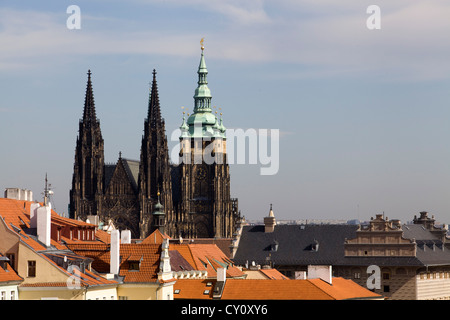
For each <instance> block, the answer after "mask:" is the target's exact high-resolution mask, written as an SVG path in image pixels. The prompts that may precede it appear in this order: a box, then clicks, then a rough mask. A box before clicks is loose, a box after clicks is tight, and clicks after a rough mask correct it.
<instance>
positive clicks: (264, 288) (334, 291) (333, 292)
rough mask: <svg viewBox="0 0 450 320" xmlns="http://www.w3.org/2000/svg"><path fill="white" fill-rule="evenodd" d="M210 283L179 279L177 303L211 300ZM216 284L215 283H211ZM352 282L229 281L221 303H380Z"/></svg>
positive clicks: (369, 292) (314, 280)
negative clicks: (311, 301)
mask: <svg viewBox="0 0 450 320" xmlns="http://www.w3.org/2000/svg"><path fill="white" fill-rule="evenodd" d="M208 281H211V280H197V279H179V280H177V282H176V283H175V285H174V298H175V299H212V296H210V295H204V292H205V290H207V286H206V284H207V282H208ZM212 282H213V283H215V280H214V281H212ZM212 291H213V288H212V289H211V292H212ZM381 298H382V297H381V296H380V295H378V294H376V293H373V292H372V291H369V290H367V289H365V288H363V287H361V286H359V285H358V284H356V283H355V282H353V281H351V280H346V279H342V278H333V285H330V284H328V283H326V282H325V281H323V280H321V279H313V280H246V279H227V280H226V282H225V286H224V289H223V293H222V296H221V299H222V300H230V299H231V300H346V299H381Z"/></svg>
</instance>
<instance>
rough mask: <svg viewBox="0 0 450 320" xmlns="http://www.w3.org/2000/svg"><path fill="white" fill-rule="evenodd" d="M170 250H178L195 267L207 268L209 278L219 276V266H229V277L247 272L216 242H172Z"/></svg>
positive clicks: (242, 275)
mask: <svg viewBox="0 0 450 320" xmlns="http://www.w3.org/2000/svg"><path fill="white" fill-rule="evenodd" d="M169 249H170V250H177V251H178V252H179V253H180V254H181V255H182V256H183V258H184V259H185V260H186V261H187V262H188V263H189V264H190V265H191V266H193V267H194V268H195V270H200V271H203V270H206V271H207V272H208V277H209V278H215V277H216V276H217V269H218V268H224V267H226V268H227V277H228V278H235V277H244V276H245V274H244V273H243V272H242V271H241V270H240V269H239V268H237V267H235V266H234V264H233V262H232V261H231V260H230V259H228V257H227V256H226V255H225V253H223V251H222V250H220V249H219V248H218V247H217V245H215V244H195V243H194V244H192V243H186V244H184V243H183V244H172V243H171V244H170V248H169Z"/></svg>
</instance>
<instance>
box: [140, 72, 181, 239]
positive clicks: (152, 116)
mask: <svg viewBox="0 0 450 320" xmlns="http://www.w3.org/2000/svg"><path fill="white" fill-rule="evenodd" d="M138 186H139V199H140V208H141V209H140V211H141V213H140V214H141V217H140V221H141V223H140V236H141V238H145V237H146V236H147V235H148V234H149V233H151V232H152V231H153V229H154V227H155V221H153V215H151V213H152V212H153V211H154V210H153V207H154V206H155V205H156V204H157V201H158V193H160V194H161V204H162V205H163V207H164V209H165V213H166V217H167V219H170V218H171V217H172V206H173V205H172V181H171V175H170V164H169V149H168V146H167V137H166V133H165V123H164V119H163V118H162V117H161V106H160V103H159V94H158V85H157V82H156V70H153V82H152V86H151V89H150V96H149V103H148V112H147V119H145V121H144V135H143V137H142V142H141V158H140V163H139V181H138Z"/></svg>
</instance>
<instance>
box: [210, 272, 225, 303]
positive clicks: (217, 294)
mask: <svg viewBox="0 0 450 320" xmlns="http://www.w3.org/2000/svg"><path fill="white" fill-rule="evenodd" d="M226 281H227V269H226V268H217V282H216V285H215V286H214V291H213V299H220V298H222V294H223V289H224V288H225V282H226Z"/></svg>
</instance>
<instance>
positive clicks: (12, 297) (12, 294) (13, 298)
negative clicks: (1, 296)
mask: <svg viewBox="0 0 450 320" xmlns="http://www.w3.org/2000/svg"><path fill="white" fill-rule="evenodd" d="M11 300H16V292H15V291H14V290H13V291H11Z"/></svg>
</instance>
